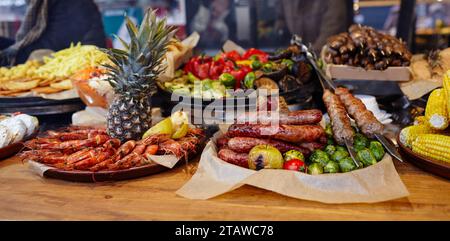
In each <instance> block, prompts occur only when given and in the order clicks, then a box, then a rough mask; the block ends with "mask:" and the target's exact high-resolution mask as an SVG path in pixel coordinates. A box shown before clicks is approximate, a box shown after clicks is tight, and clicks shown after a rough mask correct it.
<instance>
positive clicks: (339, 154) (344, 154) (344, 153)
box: [331, 151, 349, 162]
mask: <svg viewBox="0 0 450 241" xmlns="http://www.w3.org/2000/svg"><path fill="white" fill-rule="evenodd" d="M348 156H349V154H348V152H347V151H335V152H334V153H333V155H331V160H333V161H335V162H339V161H340V160H342V159H344V158H346V157H348Z"/></svg>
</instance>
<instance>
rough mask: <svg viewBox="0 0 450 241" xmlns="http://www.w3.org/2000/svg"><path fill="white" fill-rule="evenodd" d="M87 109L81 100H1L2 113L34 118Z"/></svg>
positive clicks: (0, 110) (32, 98) (35, 98)
mask: <svg viewBox="0 0 450 241" xmlns="http://www.w3.org/2000/svg"><path fill="white" fill-rule="evenodd" d="M84 107H85V105H84V103H83V102H82V101H81V99H80V98H71V99H65V100H51V99H44V98H42V97H11V98H0V113H14V112H22V113H26V114H29V115H34V116H42V115H54V114H64V113H72V112H76V111H79V110H82V109H83V108H84Z"/></svg>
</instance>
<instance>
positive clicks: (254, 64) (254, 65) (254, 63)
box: [250, 60, 262, 70]
mask: <svg viewBox="0 0 450 241" xmlns="http://www.w3.org/2000/svg"><path fill="white" fill-rule="evenodd" d="M261 66H262V64H261V62H260V61H259V60H253V61H252V63H251V64H250V67H252V69H253V70H255V69H260V68H261Z"/></svg>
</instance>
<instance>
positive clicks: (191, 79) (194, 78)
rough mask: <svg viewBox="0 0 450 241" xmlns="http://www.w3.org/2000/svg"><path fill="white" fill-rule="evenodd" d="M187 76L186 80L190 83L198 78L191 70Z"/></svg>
mask: <svg viewBox="0 0 450 241" xmlns="http://www.w3.org/2000/svg"><path fill="white" fill-rule="evenodd" d="M187 76H188V80H189V82H190V83H192V84H193V83H194V82H195V81H198V80H199V79H198V78H197V77H195V75H194V74H192V73H191V72H189V73H187Z"/></svg>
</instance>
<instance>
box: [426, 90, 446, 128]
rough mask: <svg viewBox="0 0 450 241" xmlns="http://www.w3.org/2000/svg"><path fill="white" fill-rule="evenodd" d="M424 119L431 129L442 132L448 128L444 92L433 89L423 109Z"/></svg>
mask: <svg viewBox="0 0 450 241" xmlns="http://www.w3.org/2000/svg"><path fill="white" fill-rule="evenodd" d="M425 117H426V118H427V120H428V124H429V125H430V126H431V128H433V129H437V130H443V129H445V128H447V126H448V114H447V103H446V101H445V96H444V90H443V89H442V88H440V89H435V90H433V92H431V94H430V97H429V98H428V102H427V107H426V108H425Z"/></svg>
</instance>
